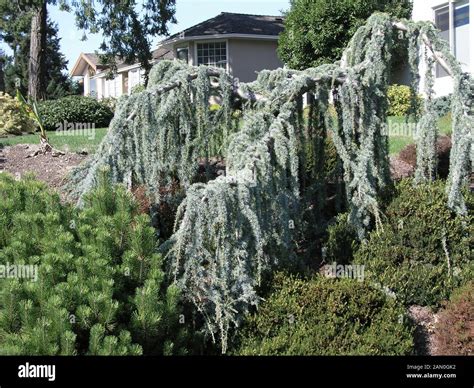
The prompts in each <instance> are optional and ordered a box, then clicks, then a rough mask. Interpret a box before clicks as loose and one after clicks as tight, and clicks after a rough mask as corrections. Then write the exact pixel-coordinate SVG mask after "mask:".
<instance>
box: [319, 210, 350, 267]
mask: <svg viewBox="0 0 474 388" xmlns="http://www.w3.org/2000/svg"><path fill="white" fill-rule="evenodd" d="M357 246H358V244H357V234H356V231H355V230H354V228H353V227H352V226H351V225H350V224H349V223H348V222H347V214H346V213H344V214H340V215H338V216H337V218H336V222H335V223H334V224H332V225H330V226H329V227H328V239H327V243H326V257H325V261H326V262H327V263H333V262H336V263H338V264H348V263H350V262H351V261H352V258H353V255H354V252H355V251H357Z"/></svg>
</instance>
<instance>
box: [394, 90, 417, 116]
mask: <svg viewBox="0 0 474 388" xmlns="http://www.w3.org/2000/svg"><path fill="white" fill-rule="evenodd" d="M387 98H388V112H387V114H388V115H389V116H407V115H408V114H409V113H410V107H411V98H412V97H411V90H410V87H409V86H406V85H396V84H395V85H390V86H389V88H388V90H387ZM418 101H419V103H418V105H419V106H420V105H421V97H420V96H418Z"/></svg>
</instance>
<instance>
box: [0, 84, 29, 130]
mask: <svg viewBox="0 0 474 388" xmlns="http://www.w3.org/2000/svg"><path fill="white" fill-rule="evenodd" d="M34 130H35V124H34V122H33V121H31V120H30V119H29V118H28V117H27V116H26V115H25V114H24V113H22V111H21V110H20V103H19V102H18V101H17V99H16V98H13V97H11V96H10V95H9V94H6V93H3V92H0V136H2V135H6V134H12V135H21V134H22V133H23V132H33V131H34Z"/></svg>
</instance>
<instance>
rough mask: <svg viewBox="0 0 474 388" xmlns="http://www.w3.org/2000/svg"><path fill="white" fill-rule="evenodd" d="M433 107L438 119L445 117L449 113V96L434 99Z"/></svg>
mask: <svg viewBox="0 0 474 388" xmlns="http://www.w3.org/2000/svg"><path fill="white" fill-rule="evenodd" d="M434 105H435V110H436V112H437V113H438V116H439V117H443V116H446V115H447V114H449V113H450V112H451V95H447V96H442V97H437V98H435V100H434Z"/></svg>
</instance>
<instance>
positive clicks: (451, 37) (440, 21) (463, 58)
mask: <svg viewBox="0 0 474 388" xmlns="http://www.w3.org/2000/svg"><path fill="white" fill-rule="evenodd" d="M451 15H452V16H451ZM435 24H436V27H438V29H439V30H440V36H441V37H442V38H444V39H446V40H447V41H448V42H449V44H450V46H451V50H452V53H453V54H454V56H455V57H456V59H457V60H458V61H460V62H461V63H462V64H463V67H464V68H465V70H468V69H469V63H470V52H469V51H470V42H469V0H463V1H458V2H456V3H449V5H446V6H443V7H441V8H438V9H436V10H435ZM447 75H448V74H447V73H446V71H444V70H443V68H441V66H439V65H438V64H437V65H436V77H437V78H440V77H446V76H447Z"/></svg>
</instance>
